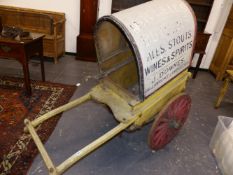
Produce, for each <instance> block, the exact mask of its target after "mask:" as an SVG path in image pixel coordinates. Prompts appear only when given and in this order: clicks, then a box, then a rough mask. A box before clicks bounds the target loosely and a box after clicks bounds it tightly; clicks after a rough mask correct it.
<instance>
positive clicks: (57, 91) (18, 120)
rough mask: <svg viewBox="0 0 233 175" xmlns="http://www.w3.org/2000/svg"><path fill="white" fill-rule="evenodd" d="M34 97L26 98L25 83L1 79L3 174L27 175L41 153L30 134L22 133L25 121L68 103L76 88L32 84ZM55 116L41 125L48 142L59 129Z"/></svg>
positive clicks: (0, 156) (0, 173)
mask: <svg viewBox="0 0 233 175" xmlns="http://www.w3.org/2000/svg"><path fill="white" fill-rule="evenodd" d="M31 84H32V96H31V97H27V96H25V95H24V94H25V91H24V88H23V80H22V79H18V78H9V77H0V175H8V174H11V175H24V174H26V172H27V170H28V169H29V167H30V166H31V163H32V161H33V158H34V157H35V156H36V154H37V153H38V151H37V148H36V146H35V145H34V143H33V141H32V140H31V137H30V135H28V134H25V133H24V132H23V128H24V123H23V122H24V119H25V118H28V119H30V120H33V119H34V118H37V117H39V116H41V115H42V114H44V113H47V112H48V111H50V110H51V109H54V108H56V107H58V106H61V105H63V104H65V103H67V102H68V101H69V99H70V97H71V96H72V95H73V92H74V91H75V89H76V87H75V86H70V85H63V84H55V83H48V82H36V81H32V82H31ZM58 120H59V116H58V117H54V118H52V119H50V120H48V121H47V122H45V123H44V124H42V125H40V126H39V129H38V133H39V136H40V138H41V139H42V141H43V142H45V141H46V140H47V139H48V137H49V136H50V134H51V133H52V131H53V129H54V128H55V126H56V123H57V121H58Z"/></svg>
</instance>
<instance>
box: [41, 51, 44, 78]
mask: <svg viewBox="0 0 233 175" xmlns="http://www.w3.org/2000/svg"><path fill="white" fill-rule="evenodd" d="M40 68H41V76H42V81H45V73H44V57H43V54H42V55H40Z"/></svg>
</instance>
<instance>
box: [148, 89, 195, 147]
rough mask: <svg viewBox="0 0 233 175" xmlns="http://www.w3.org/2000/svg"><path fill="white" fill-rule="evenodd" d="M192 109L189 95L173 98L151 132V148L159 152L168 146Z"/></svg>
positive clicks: (162, 111)
mask: <svg viewBox="0 0 233 175" xmlns="http://www.w3.org/2000/svg"><path fill="white" fill-rule="evenodd" d="M190 108H191V98H190V96H189V95H187V94H184V93H182V94H179V95H177V96H175V97H173V98H172V99H171V100H170V101H169V102H168V103H167V104H166V106H165V107H164V108H163V109H162V110H161V111H160V113H159V114H158V117H157V118H156V120H155V121H154V123H153V125H152V127H151V130H150V132H149V143H148V144H149V147H150V148H151V149H153V150H158V149H161V148H163V147H164V146H165V145H167V144H168V143H169V142H170V141H171V140H172V139H173V138H174V137H175V136H176V135H177V133H178V132H179V130H180V129H181V128H182V126H183V125H184V123H185V121H186V119H187V117H188V114H189V111H190Z"/></svg>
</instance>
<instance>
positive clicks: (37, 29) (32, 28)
mask: <svg viewBox="0 0 233 175" xmlns="http://www.w3.org/2000/svg"><path fill="white" fill-rule="evenodd" d="M0 17H1V18H2V24H3V25H7V26H15V27H20V28H22V29H23V30H25V31H28V32H34V33H41V34H44V35H45V37H44V38H43V52H44V53H43V54H44V56H46V57H53V59H54V62H55V63H57V61H58V57H59V56H62V55H63V54H64V52H65V14H64V13H58V12H51V11H44V10H35V9H28V8H18V7H11V6H3V5H0Z"/></svg>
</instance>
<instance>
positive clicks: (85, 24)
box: [76, 0, 98, 61]
mask: <svg viewBox="0 0 233 175" xmlns="http://www.w3.org/2000/svg"><path fill="white" fill-rule="evenodd" d="M80 3H81V9H80V34H79V36H78V37H77V53H76V59H78V60H84V61H96V52H95V45H94V38H93V35H94V26H95V23H96V18H97V5H98V0H81V2H80Z"/></svg>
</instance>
